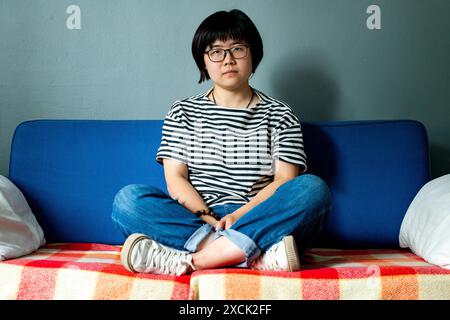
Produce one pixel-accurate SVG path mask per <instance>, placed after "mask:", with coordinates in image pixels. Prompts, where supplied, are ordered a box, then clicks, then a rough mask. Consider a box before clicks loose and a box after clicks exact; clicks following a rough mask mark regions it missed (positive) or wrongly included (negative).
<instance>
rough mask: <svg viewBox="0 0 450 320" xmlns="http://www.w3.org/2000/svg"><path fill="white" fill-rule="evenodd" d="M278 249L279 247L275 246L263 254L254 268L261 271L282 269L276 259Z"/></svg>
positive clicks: (256, 261)
mask: <svg viewBox="0 0 450 320" xmlns="http://www.w3.org/2000/svg"><path fill="white" fill-rule="evenodd" d="M277 249H278V245H275V246H273V247H272V248H270V249H269V250H267V251H266V252H265V253H263V254H262V255H261V256H260V257H258V258H257V259H256V260H255V262H254V266H255V267H256V268H258V269H259V270H278V269H281V267H280V265H279V264H278V261H277V259H276V254H275V251H276V250H277Z"/></svg>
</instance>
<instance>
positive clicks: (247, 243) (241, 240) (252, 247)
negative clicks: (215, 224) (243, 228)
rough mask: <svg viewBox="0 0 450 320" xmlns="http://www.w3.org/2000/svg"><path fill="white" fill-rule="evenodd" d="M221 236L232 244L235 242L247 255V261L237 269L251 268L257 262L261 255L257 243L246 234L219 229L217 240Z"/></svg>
mask: <svg viewBox="0 0 450 320" xmlns="http://www.w3.org/2000/svg"><path fill="white" fill-rule="evenodd" d="M220 236H224V237H225V238H227V239H228V240H230V241H231V242H233V243H234V244H235V245H236V246H237V247H238V248H239V249H241V250H242V251H243V252H244V253H245V261H243V262H242V263H240V264H238V265H236V267H242V268H247V267H249V266H250V263H251V262H252V261H253V260H255V259H256V258H257V257H258V256H259V255H260V254H261V251H260V250H259V248H258V246H257V245H256V243H255V242H254V241H253V240H252V239H251V238H250V237H248V236H246V235H245V234H243V233H241V232H239V231H236V230H233V229H226V230H223V229H218V230H217V231H216V239H217V238H218V237H220Z"/></svg>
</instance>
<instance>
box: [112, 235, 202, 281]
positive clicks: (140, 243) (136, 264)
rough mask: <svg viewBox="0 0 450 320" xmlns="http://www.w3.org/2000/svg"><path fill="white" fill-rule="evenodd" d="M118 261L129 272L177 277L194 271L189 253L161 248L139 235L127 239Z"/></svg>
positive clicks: (161, 246) (156, 243)
mask: <svg viewBox="0 0 450 320" xmlns="http://www.w3.org/2000/svg"><path fill="white" fill-rule="evenodd" d="M120 260H121V262H122V264H123V266H124V267H125V269H127V270H128V271H131V272H142V273H154V274H171V275H177V276H179V275H182V274H186V273H190V272H192V271H193V270H194V269H195V268H194V266H193V265H192V255H191V254H190V253H189V252H186V251H181V250H176V249H172V248H169V247H166V246H163V245H162V244H160V243H158V242H156V241H154V240H152V239H150V238H149V237H147V236H146V235H145V234H140V233H134V234H132V235H130V236H129V237H128V238H127V240H126V241H125V243H124V244H123V247H122V252H121V253H120Z"/></svg>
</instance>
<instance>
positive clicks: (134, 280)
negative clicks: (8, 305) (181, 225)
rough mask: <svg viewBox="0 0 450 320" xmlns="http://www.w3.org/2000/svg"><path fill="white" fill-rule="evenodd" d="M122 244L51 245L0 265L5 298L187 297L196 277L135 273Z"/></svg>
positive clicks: (1, 292)
mask: <svg viewBox="0 0 450 320" xmlns="http://www.w3.org/2000/svg"><path fill="white" fill-rule="evenodd" d="M120 250H121V247H120V246H110V245H101V244H91V243H87V244H82V243H66V244H51V245H47V246H44V247H42V248H40V249H39V250H38V251H36V252H35V253H33V254H30V255H27V256H25V257H22V258H19V259H12V260H6V261H4V262H0V299H27V300H29V299H33V300H34V299H38V300H47V299H63V300H69V299H77V300H91V299H93V300H100V299H108V300H109V299H118V300H127V299H133V300H138V299H160V300H166V299H187V298H188V296H189V279H190V276H180V277H176V276H166V275H153V274H142V273H131V272H128V271H127V270H125V269H124V267H123V266H122V264H121V263H120Z"/></svg>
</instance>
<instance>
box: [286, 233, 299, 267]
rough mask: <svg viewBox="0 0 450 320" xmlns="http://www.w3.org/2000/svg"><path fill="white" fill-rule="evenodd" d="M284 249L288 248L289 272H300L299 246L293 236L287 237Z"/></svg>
mask: <svg viewBox="0 0 450 320" xmlns="http://www.w3.org/2000/svg"><path fill="white" fill-rule="evenodd" d="M283 242H284V247H285V248H286V255H287V261H288V268H289V271H291V272H295V271H298V270H300V258H299V256H298V251H297V245H296V244H295V240H294V237H293V236H286V237H284V238H283Z"/></svg>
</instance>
